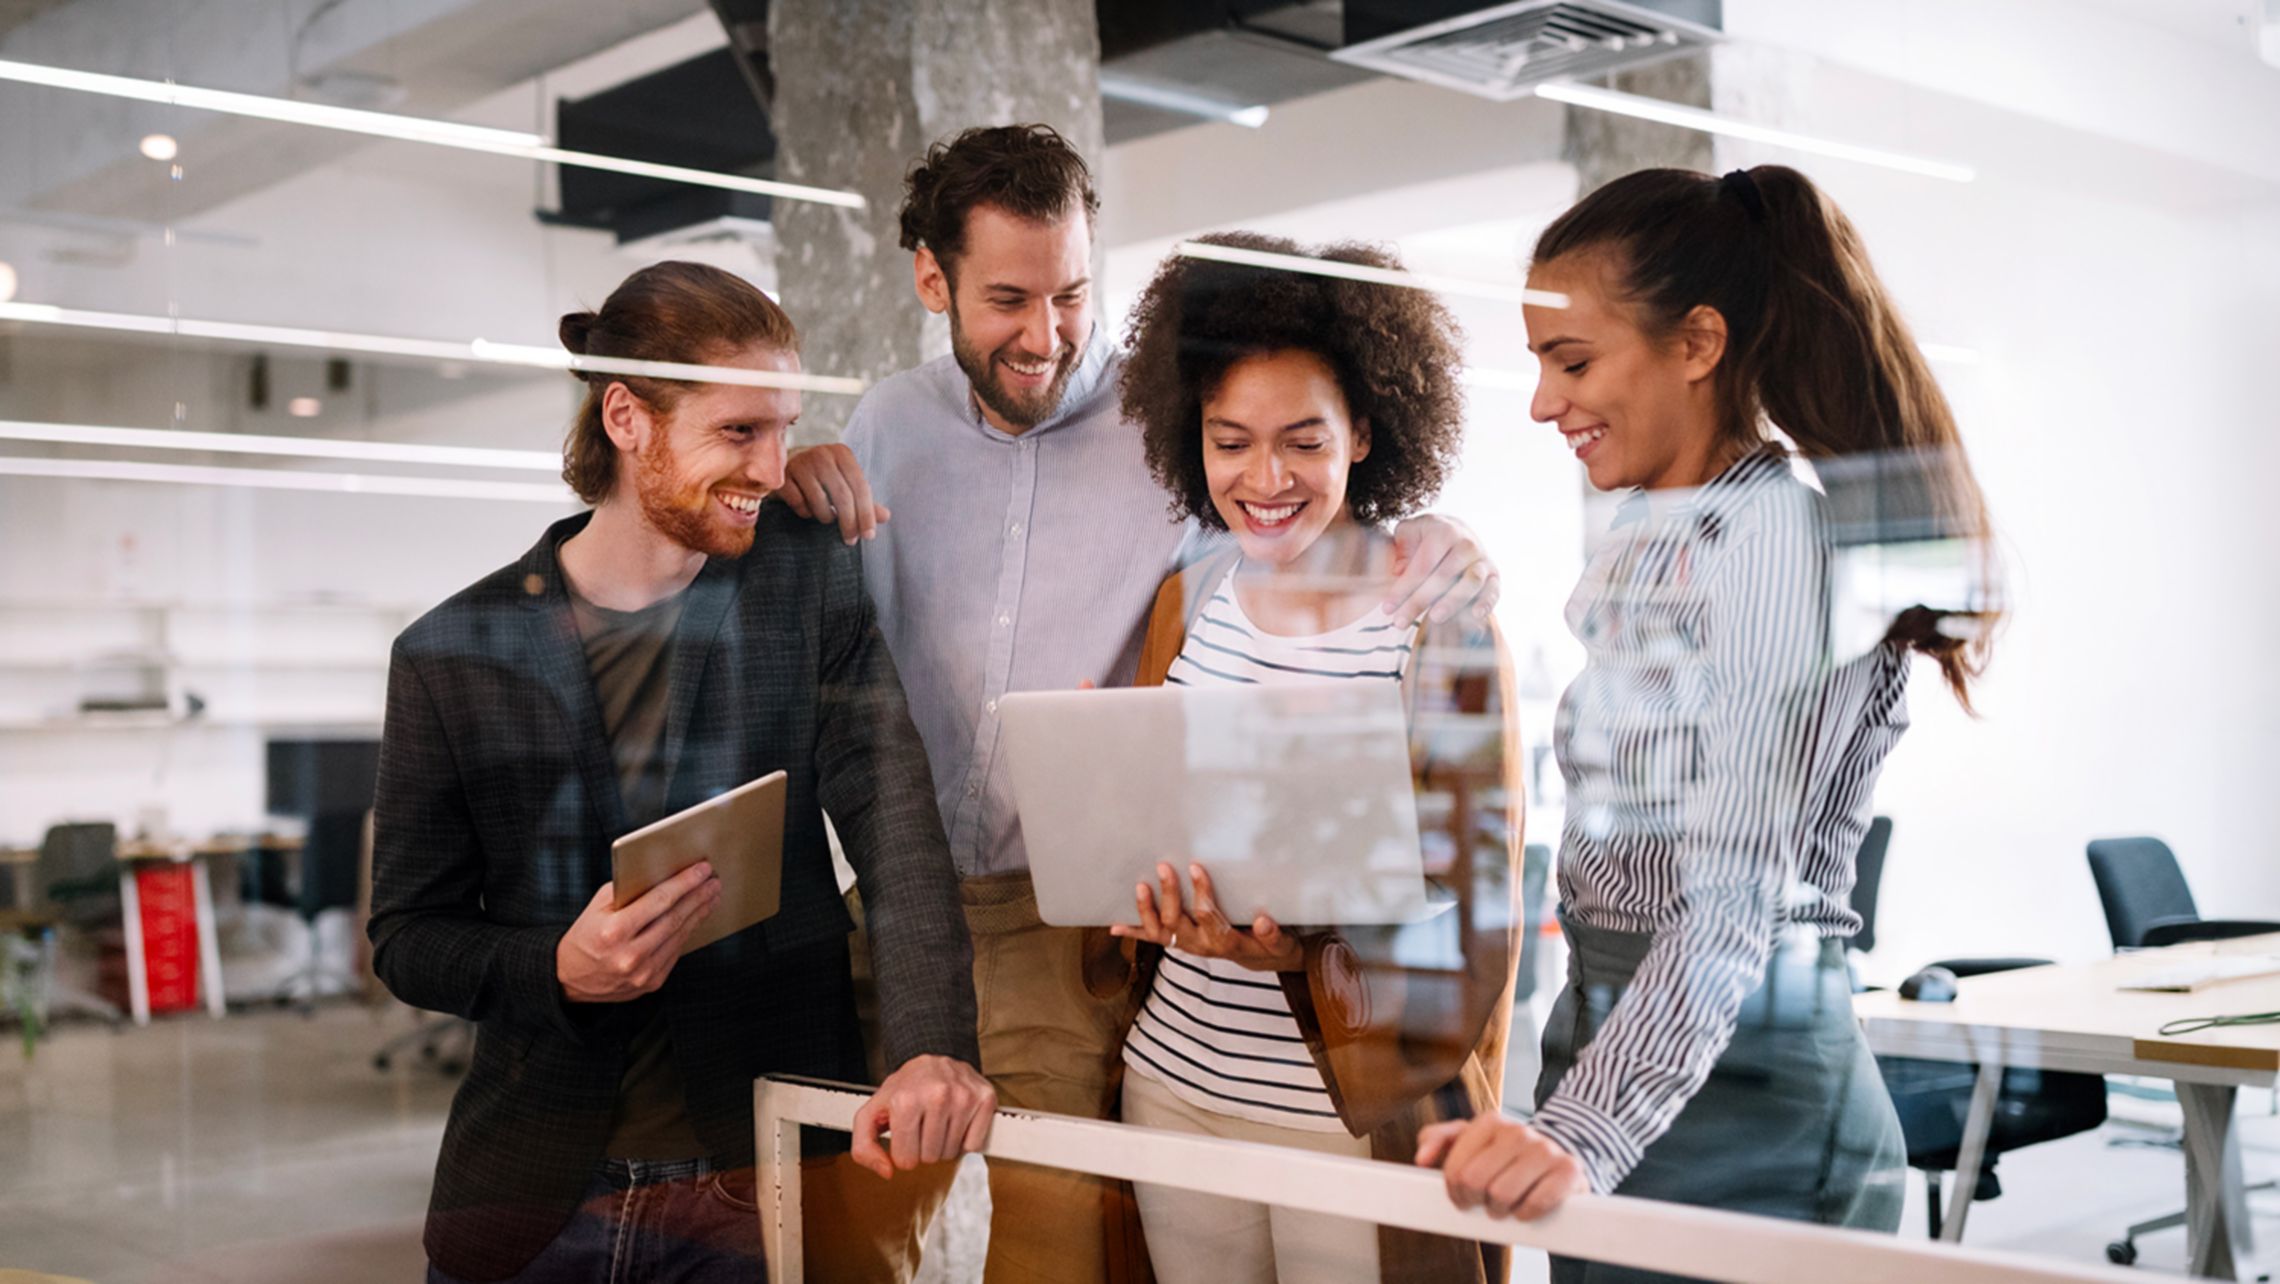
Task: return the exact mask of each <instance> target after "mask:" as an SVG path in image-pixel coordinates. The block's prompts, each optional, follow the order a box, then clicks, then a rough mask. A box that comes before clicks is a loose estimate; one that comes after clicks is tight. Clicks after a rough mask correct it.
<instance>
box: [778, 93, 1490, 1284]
mask: <svg viewBox="0 0 2280 1284" xmlns="http://www.w3.org/2000/svg"><path fill="white" fill-rule="evenodd" d="M1098 204H1099V202H1098V199H1097V197H1096V196H1095V195H1094V192H1093V189H1092V181H1091V174H1090V172H1089V170H1088V169H1087V168H1086V166H1085V163H1084V161H1083V159H1082V158H1081V157H1079V156H1078V155H1077V153H1076V152H1075V150H1074V149H1072V148H1071V147H1070V146H1069V145H1068V143H1067V142H1066V141H1065V140H1063V139H1062V138H1061V137H1060V135H1058V134H1056V133H1055V132H1054V131H1052V130H1051V129H1049V128H1047V127H1045V126H1043V125H1013V126H1003V127H998V128H986V129H973V130H968V131H966V132H965V133H963V134H960V135H958V136H957V137H956V138H954V139H951V140H949V141H947V142H943V143H937V144H936V145H935V146H934V147H932V148H931V149H929V150H928V152H927V155H926V158H925V159H924V161H923V162H922V163H921V164H919V165H918V166H916V167H915V168H914V169H913V170H912V171H911V174H910V178H909V195H908V199H907V200H906V201H905V203H904V205H903V209H902V244H903V248H905V249H908V250H911V251H913V252H914V275H915V285H916V287H917V290H918V295H919V298H920V299H921V301H923V302H924V303H925V304H926V306H927V308H928V309H929V310H931V311H934V312H937V313H946V314H947V315H948V317H949V321H950V336H951V355H950V356H948V357H944V358H940V359H938V360H935V361H931V362H928V363H927V364H925V365H923V366H920V367H918V368H917V369H915V370H908V371H904V372H902V373H900V374H896V375H893V376H890V377H888V378H886V379H883V380H881V381H880V382H879V383H878V385H877V386H876V387H874V388H873V389H872V390H871V391H870V392H869V393H868V394H867V395H865V397H864V398H863V400H862V402H861V403H860V404H859V405H857V406H856V408H855V413H854V416H853V418H852V419H851V420H850V422H849V424H848V427H847V432H846V436H845V440H844V442H843V443H840V444H837V445H831V446H819V447H814V448H811V449H809V450H805V451H801V452H799V453H797V454H795V455H794V456H793V457H792V460H791V463H790V465H789V468H788V469H787V481H786V484H785V486H784V488H783V489H782V490H781V491H779V492H777V494H778V497H779V498H781V499H782V500H783V501H784V502H785V503H787V504H788V505H790V506H791V507H792V508H793V509H794V510H795V511H797V512H799V513H800V514H802V515H803V516H808V517H811V518H814V519H816V520H819V521H826V522H835V523H837V524H838V526H839V528H840V532H841V534H842V535H843V536H844V537H845V538H846V539H847V540H848V542H850V543H854V542H856V541H858V540H861V541H867V542H866V545H865V548H864V563H865V566H864V582H865V583H866V585H867V586H868V587H869V589H870V592H871V594H872V596H873V598H874V600H875V602H876V605H877V608H878V619H879V627H880V628H881V629H882V630H883V631H884V633H885V635H886V639H887V646H888V650H889V651H890V653H891V654H892V655H893V657H894V660H895V665H896V668H897V670H898V673H899V675H900V677H901V680H902V684H903V687H904V690H905V692H906V693H907V696H908V699H909V703H910V710H911V714H912V717H913V718H914V719H915V720H916V722H917V724H918V729H919V735H920V738H921V739H922V740H923V741H924V742H925V745H926V752H927V758H928V761H929V764H930V766H931V768H932V770H933V774H934V788H935V796H936V799H937V801H938V802H939V803H940V804H941V808H942V819H943V824H944V826H945V828H946V829H947V830H948V831H949V836H950V849H951V855H952V858H953V859H954V860H955V861H956V863H957V867H958V872H959V873H960V874H961V875H963V876H964V894H965V901H966V914H967V923H968V926H969V927H970V928H971V929H972V931H973V936H974V976H975V983H976V987H977V991H978V994H979V999H980V1011H981V1046H982V1069H983V1072H984V1073H985V1074H987V1075H988V1076H989V1077H990V1079H991V1081H992V1082H993V1083H994V1084H995V1085H996V1086H997V1088H998V1093H999V1098H1000V1100H1001V1102H1002V1103H1003V1104H1005V1105H1008V1106H1015V1107H1022V1108H1028V1109H1036V1110H1049V1111H1053V1112H1056V1113H1061V1114H1073V1115H1081V1116H1086V1117H1090V1118H1107V1117H1109V1116H1110V1114H1111V1108H1112V1105H1113V1103H1114V1102H1115V1101H1116V1099H1117V1086H1118V1084H1117V1076H1118V1071H1119V1065H1120V1062H1119V1055H1118V1054H1119V1048H1120V1044H1121V1040H1122V1038H1123V1033H1124V1030H1125V1028H1126V1026H1127V1025H1128V1023H1129V1020H1130V1017H1131V1015H1132V1003H1133V997H1132V995H1131V993H1130V986H1129V985H1128V980H1129V971H1128V968H1127V966H1126V960H1125V959H1124V957H1123V955H1122V954H1121V953H1120V950H1119V945H1118V942H1116V941H1115V940H1114V939H1113V938H1111V937H1110V936H1108V934H1107V932H1106V930H1105V929H1078V928H1055V927H1048V926H1046V925H1045V924H1043V923H1042V922H1040V921H1039V920H1038V918H1037V909H1036V902H1035V897H1034V894H1033V892H1032V890H1031V888H1030V883H1029V872H1028V870H1029V862H1028V856H1027V853H1026V851H1025V850H1024V848H1023V846H1022V840H1021V825H1020V820H1019V817H1018V816H1017V814H1016V812H1015V810H1014V803H1013V791H1012V784H1011V781H1010V778H1009V775H1008V773H1007V771H1006V769H1005V764H1004V759H1003V756H1002V754H1001V752H1000V745H999V736H998V728H999V721H998V718H999V704H1000V702H1001V701H1002V700H1003V698H1004V696H1005V695H1006V693H1007V692H1010V691H1033V690H1056V689H1057V690H1068V689H1072V688H1075V687H1077V686H1079V685H1081V684H1086V683H1090V684H1092V685H1095V686H1118V685H1125V684H1128V683H1130V681H1131V680H1132V676H1133V671H1134V669H1135V666H1136V664H1137V662H1138V658H1139V649H1140V637H1141V633H1142V631H1143V629H1144V627H1145V625H1146V623H1147V616H1148V611H1149V607H1150V606H1151V604H1152V603H1153V602H1154V600H1155V597H1156V592H1157V590H1158V588H1159V587H1161V585H1162V584H1163V581H1164V579H1165V578H1166V577H1167V576H1169V575H1170V574H1172V573H1173V572H1174V571H1176V570H1178V569H1179V568H1180V567H1181V566H1182V565H1184V564H1185V563H1187V562H1188V561H1191V560H1193V559H1195V558H1196V557H1199V556H1202V555H1204V554H1205V553H1207V552H1208V551H1209V550H1210V546H1211V545H1212V544H1213V543H1215V542H1216V539H1218V538H1224V537H1211V536H1206V535H1205V534H1203V533H1202V532H1201V531H1200V530H1199V529H1197V528H1196V527H1195V526H1194V524H1193V523H1190V522H1183V521H1178V520H1175V519H1174V518H1173V517H1172V516H1171V511H1170V508H1169V507H1168V505H1167V502H1166V499H1165V496H1164V492H1163V491H1162V489H1160V488H1159V487H1158V486H1157V485H1156V484H1155V482H1154V481H1153V480H1152V479H1151V477H1150V476H1149V472H1148V467H1147V462H1146V459H1145V457H1144V455H1143V453H1142V450H1143V447H1142V439H1141V434H1140V433H1139V431H1138V430H1137V429H1135V428H1133V427H1132V426H1131V425H1129V424H1127V423H1126V422H1125V421H1124V418H1123V416H1122V414H1121V412H1120V409H1119V406H1118V395H1117V394H1118V390H1117V376H1118V372H1119V370H1120V369H1121V368H1122V358H1121V356H1120V354H1119V353H1118V352H1117V350H1116V346H1115V344H1114V343H1113V342H1112V341H1111V340H1110V339H1109V338H1108V337H1107V336H1105V335H1103V334H1101V333H1099V331H1098V328H1097V327H1096V325H1095V323H1094V315H1093V288H1092V287H1093V282H1092V280H1091V271H1092V267H1091V265H1092V234H1093V220H1094V215H1095V212H1096V210H1097V209H1098ZM1200 430H1201V426H1200V425H1199V426H1198V431H1200ZM887 501H891V503H892V509H891V510H890V508H889V506H888V502H887ZM890 518H891V520H890ZM1396 540H1397V542H1398V544H1399V546H1400V548H1401V550H1402V554H1403V563H1404V565H1403V568H1402V569H1403V572H1404V573H1403V578H1402V580H1401V584H1400V587H1399V590H1397V591H1399V592H1403V593H1405V594H1406V596H1405V597H1403V598H1402V599H1401V600H1400V601H1397V602H1389V603H1388V604H1387V606H1388V609H1393V610H1396V611H1397V612H1398V613H1400V614H1401V615H1402V616H1403V618H1404V619H1405V620H1406V619H1410V618H1414V617H1415V616H1417V615H1420V614H1423V613H1425V612H1426V611H1427V610H1431V611H1432V612H1433V613H1434V614H1435V615H1436V616H1439V617H1442V618H1446V616H1447V615H1448V614H1449V613H1451V612H1453V611H1456V610H1459V609H1472V610H1476V611H1480V612H1483V613H1485V612H1486V611H1487V610H1488V609H1489V607H1491V606H1492V605H1493V604H1494V602H1495V597H1496V577H1495V571H1494V569H1493V568H1492V567H1490V566H1489V565H1488V564H1487V563H1486V562H1485V561H1484V560H1483V559H1482V558H1481V555H1480V549H1479V546H1478V545H1477V544H1476V543H1475V542H1474V541H1473V539H1472V537H1471V534H1470V532H1468V531H1466V530H1465V529H1464V528H1463V527H1461V526H1459V525H1457V524H1456V523H1454V522H1450V521H1447V520H1445V519H1440V518H1432V517H1428V518H1423V519H1420V520H1418V521H1415V522H1411V523H1405V524H1404V525H1403V527H1401V528H1400V529H1399V530H1398V531H1397V533H1396ZM932 1180H935V1181H939V1182H941V1183H944V1184H945V1185H946V1183H947V1180H948V1174H947V1173H946V1172H945V1173H941V1174H937V1175H932ZM990 1194H991V1204H992V1209H993V1215H992V1221H991V1230H990V1261H989V1268H988V1274H987V1277H986V1278H987V1279H988V1280H990V1281H991V1284H999V1282H1000V1281H1020V1280H1035V1281H1041V1282H1042V1281H1053V1282H1055V1284H1059V1282H1062V1281H1077V1282H1083V1284H1090V1282H1091V1281H1095V1280H1106V1279H1109V1278H1111V1276H1112V1274H1119V1273H1120V1271H1119V1270H1118V1267H1117V1265H1116V1263H1115V1261H1114V1260H1112V1259H1118V1258H1119V1257H1120V1255H1121V1253H1122V1250H1121V1249H1119V1248H1118V1247H1116V1246H1118V1245H1121V1244H1126V1243H1130V1244H1135V1245H1136V1244H1137V1243H1138V1226H1137V1220H1136V1219H1132V1220H1131V1221H1130V1223H1129V1224H1125V1223H1123V1222H1120V1220H1119V1218H1118V1216H1117V1215H1116V1212H1115V1209H1116V1207H1117V1204H1118V1202H1119V1201H1118V1200H1117V1199H1116V1198H1115V1194H1116V1191H1115V1188H1114V1187H1113V1186H1111V1185H1110V1184H1109V1183H1105V1182H1102V1181H1101V1180H1099V1179H1097V1178H1092V1177H1087V1176H1083V1175H1081V1174H1075V1173H1068V1172H1063V1171H1060V1170H1055V1169H1041V1168H1034V1167H1031V1166H1028V1165H1020V1164H1002V1163H993V1164H992V1165H991V1168H990ZM931 1198H933V1199H935V1200H937V1201H938V1199H939V1194H936V1195H934V1196H932V1197H931ZM1124 1202H1126V1203H1128V1202H1129V1201H1128V1199H1127V1200H1126V1201H1124ZM929 1215H931V1209H927V1210H925V1211H924V1212H923V1213H922V1215H921V1216H920V1217H919V1218H918V1219H917V1220H918V1224H919V1225H923V1221H924V1218H925V1216H929ZM851 1229H856V1228H851ZM858 1233H861V1232H860V1231H858ZM910 1264H911V1265H915V1258H914V1257H913V1258H912V1259H911V1263H910Z"/></svg>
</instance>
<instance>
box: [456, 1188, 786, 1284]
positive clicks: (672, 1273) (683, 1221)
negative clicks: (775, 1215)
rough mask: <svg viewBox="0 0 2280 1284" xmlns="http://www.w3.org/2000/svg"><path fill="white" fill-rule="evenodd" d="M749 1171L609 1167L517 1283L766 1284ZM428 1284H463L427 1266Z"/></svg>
mask: <svg viewBox="0 0 2280 1284" xmlns="http://www.w3.org/2000/svg"><path fill="white" fill-rule="evenodd" d="M751 1176H752V1174H751V1170H750V1169H742V1170H738V1171H735V1172H725V1173H724V1172H716V1171H714V1169H713V1166H712V1165H711V1164H710V1163H708V1162H707V1161H705V1160H702V1159H683V1160H675V1161H671V1162H651V1161H649V1160H641V1159H611V1160H607V1161H605V1162H604V1163H603V1164H602V1167H601V1168H600V1170H599V1171H597V1172H596V1173H595V1174H594V1179H593V1180H592V1181H591V1182H589V1183H587V1186H586V1193H585V1194H584V1195H583V1196H581V1197H580V1198H579V1201H578V1211H577V1212H575V1213H572V1214H571V1215H570V1221H569V1224H568V1225H566V1226H564V1227H563V1228H562V1233H561V1234H559V1235H556V1236H555V1237H554V1241H553V1242H552V1243H550V1244H548V1245H547V1246H546V1247H545V1248H544V1249H541V1250H540V1251H539V1254H538V1256H537V1257H535V1258H533V1259H531V1263H530V1265H528V1266H525V1267H524V1268H523V1269H522V1270H521V1271H519V1272H517V1273H516V1274H515V1275H514V1276H512V1277H511V1278H512V1280H513V1281H514V1284H764V1282H765V1281H766V1280H767V1278H768V1271H767V1266H766V1263H765V1262H764V1261H763V1260H762V1258H761V1255H760V1213H759V1209H758V1207H757V1206H756V1204H755V1203H754V1200H753V1191H752V1181H751ZM427 1278H428V1284H464V1282H463V1281H461V1280H459V1279H456V1278H455V1277H453V1276H450V1275H446V1274H444V1273H443V1272H442V1271H440V1270H437V1269H436V1268H435V1266H434V1265H433V1264H432V1263H431V1264H430V1265H429V1266H428V1272H427Z"/></svg>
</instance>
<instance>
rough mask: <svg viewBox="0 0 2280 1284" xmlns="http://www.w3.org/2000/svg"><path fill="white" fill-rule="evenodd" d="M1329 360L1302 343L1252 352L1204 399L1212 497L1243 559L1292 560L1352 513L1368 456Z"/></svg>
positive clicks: (1362, 431)
mask: <svg viewBox="0 0 2280 1284" xmlns="http://www.w3.org/2000/svg"><path fill="white" fill-rule="evenodd" d="M1369 453H1370V437H1369V427H1368V425H1367V424H1356V423H1355V422H1354V421H1353V419H1352V417H1351V416H1350V415H1349V413H1348V411H1347V409H1346V396H1345V394H1344V393H1343V392H1342V391H1340V390H1339V387H1338V378H1337V375H1336V374H1335V373H1334V372H1333V371H1332V370H1331V369H1330V364H1329V363H1328V362H1327V361H1324V360H1323V359H1322V358H1321V357H1319V356H1316V355H1315V354H1314V353H1311V352H1306V351H1303V350H1301V349H1297V348H1285V349H1282V350H1280V351H1276V352H1268V353H1261V354H1259V355H1257V356H1250V357H1245V358H1243V359H1242V360H1240V361H1238V362H1236V363H1235V364H1234V365H1232V366H1229V367H1228V368H1227V373H1226V374H1224V375H1222V376H1220V379H1219V384H1218V386H1217V387H1215V388H1213V389H1212V390H1211V393H1210V395H1208V396H1206V397H1205V398H1204V400H1203V469H1204V476H1205V479H1206V481H1207V482H1208V484H1209V486H1210V488H1211V503H1212V506H1213V507H1214V508H1216V509H1217V510H1218V512H1219V518H1220V520H1221V521H1223V522H1225V523H1226V524H1227V529H1228V530H1230V531H1233V532H1234V533H1235V539H1236V542H1237V543H1239V544H1241V545H1242V547H1243V556H1244V557H1245V558H1246V559H1247V560H1249V561H1252V562H1255V563H1260V564H1264V565H1270V566H1284V565H1288V564H1289V563H1290V562H1291V561H1293V560H1294V559H1296V558H1297V557H1298V556H1299V554H1301V553H1304V552H1305V551H1306V550H1307V549H1308V548H1310V547H1312V546H1313V544H1314V541H1316V540H1317V539H1320V538H1321V537H1322V534H1323V533H1324V532H1325V531H1328V530H1329V529H1331V527H1333V526H1335V525H1338V524H1340V523H1342V522H1344V521H1345V520H1346V478H1347V475H1348V474H1349V473H1350V472H1351V471H1352V469H1353V466H1354V465H1355V464H1357V463H1360V462H1361V461H1362V460H1363V459H1366V458H1368V457H1369Z"/></svg>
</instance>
